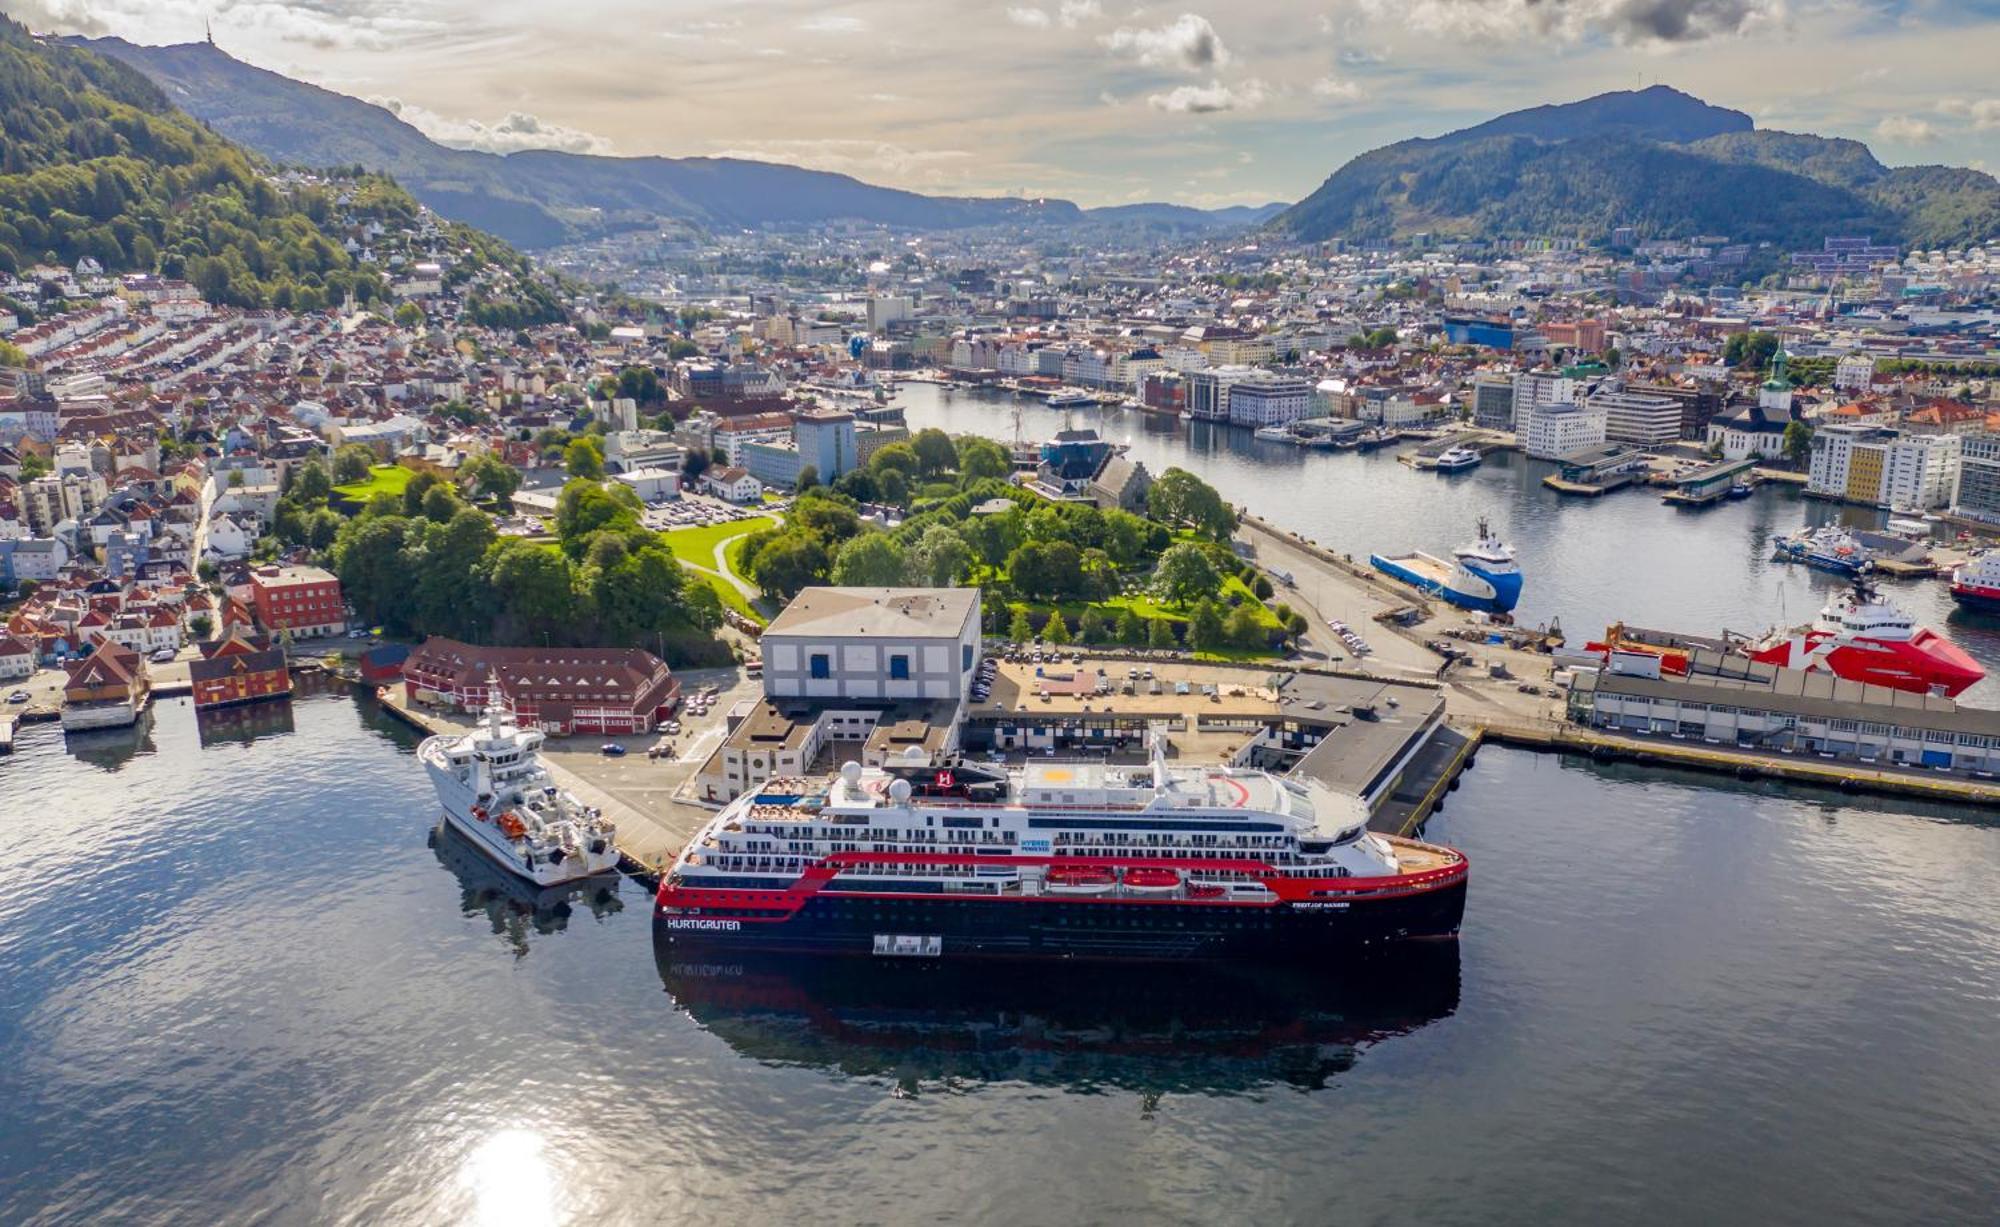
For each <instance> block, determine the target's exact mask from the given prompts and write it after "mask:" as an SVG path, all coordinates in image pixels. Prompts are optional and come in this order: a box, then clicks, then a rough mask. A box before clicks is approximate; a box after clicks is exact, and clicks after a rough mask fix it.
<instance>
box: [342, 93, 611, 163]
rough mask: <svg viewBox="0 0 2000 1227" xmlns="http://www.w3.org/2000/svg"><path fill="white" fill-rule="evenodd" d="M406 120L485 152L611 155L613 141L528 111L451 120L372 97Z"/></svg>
mask: <svg viewBox="0 0 2000 1227" xmlns="http://www.w3.org/2000/svg"><path fill="white" fill-rule="evenodd" d="M369 101H370V102H373V103H375V104H377V105H378V106H382V107H385V108H387V109H388V111H389V112H390V113H391V114H393V115H395V116H396V117H397V118H398V119H401V120H402V121H403V122H404V123H407V124H409V125H410V126H412V127H414V128H416V129H417V130H418V131H419V132H422V133H423V134H424V135H425V136H428V137H430V138H431V139H432V140H434V141H436V142H437V143H438V144H440V145H449V146H450V147H452V148H453V149H477V150H480V151H481V152H484V153H518V152H520V151H521V150H523V149H558V150H561V151H562V152H564V153H595V154H609V153H612V152H614V151H613V150H612V148H611V142H610V141H609V140H606V139H605V138H604V137H601V136H597V135H595V134H594V133H590V132H584V131H582V130H580V129H577V128H570V127H565V126H564V125H562V124H558V123H551V122H549V121H548V120H546V119H543V118H541V117H540V116H538V115H530V114H529V113H527V112H526V111H511V112H509V113H508V114H507V117H506V118H505V119H502V120H501V121H500V122H498V123H493V124H488V123H482V122H481V121H479V120H477V119H452V118H450V117H448V116H444V115H440V114H438V113H437V112H436V111H432V110H429V109H427V108H424V107H420V106H418V105H416V104H415V103H411V102H404V101H403V100H402V99H400V98H371V99H369Z"/></svg>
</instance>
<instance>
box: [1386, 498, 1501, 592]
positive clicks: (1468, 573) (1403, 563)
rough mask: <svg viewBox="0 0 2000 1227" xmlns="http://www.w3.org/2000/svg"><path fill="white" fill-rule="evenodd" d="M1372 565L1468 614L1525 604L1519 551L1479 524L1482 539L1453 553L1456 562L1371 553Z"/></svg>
mask: <svg viewBox="0 0 2000 1227" xmlns="http://www.w3.org/2000/svg"><path fill="white" fill-rule="evenodd" d="M1368 562H1369V565H1371V566H1373V567H1374V568H1375V569H1376V570H1378V571H1381V572H1382V573H1384V574H1385V575H1390V576H1393V577H1394V578H1396V579H1399V580H1402V581H1403V582H1404V583H1406V584H1408V585H1410V586H1411V587H1412V588H1415V589H1417V590H1418V591H1419V592H1423V593H1426V594H1428V595H1431V596H1436V597H1442V598H1443V599H1445V600H1447V601H1450V602H1451V603H1452V604H1454V605H1458V606H1461V607H1463V608H1465V609H1479V610H1484V611H1486V612H1488V613H1508V612H1511V611H1512V610H1513V608H1514V606H1515V605H1517V604H1519V603H1520V600H1521V567H1520V564H1519V563H1517V562H1515V561H1514V547H1512V546H1510V545H1508V544H1507V543H1506V542H1504V541H1502V540H1500V539H1499V538H1498V537H1496V536H1494V535H1493V533H1492V530H1491V529H1490V528H1489V527H1488V525H1487V523H1486V518H1485V517H1484V516H1481V517H1480V519H1479V539H1478V540H1476V541H1474V542H1473V543H1472V544H1470V545H1461V546H1459V547H1458V548H1457V549H1456V550H1453V551H1452V561H1450V562H1446V561H1445V560H1444V559H1442V558H1437V557H1434V556H1432V555H1430V554H1425V553H1422V552H1416V553H1410V554H1390V555H1383V554H1370V555H1369V556H1368Z"/></svg>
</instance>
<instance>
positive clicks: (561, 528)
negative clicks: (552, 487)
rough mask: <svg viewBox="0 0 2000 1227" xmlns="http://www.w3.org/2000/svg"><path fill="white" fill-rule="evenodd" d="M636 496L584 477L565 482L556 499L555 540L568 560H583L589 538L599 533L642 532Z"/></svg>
mask: <svg viewBox="0 0 2000 1227" xmlns="http://www.w3.org/2000/svg"><path fill="white" fill-rule="evenodd" d="M639 510H640V503H639V496H638V495H637V494H634V493H633V491H632V488H631V487H630V486H623V485H614V486H611V487H609V488H607V487H604V486H600V485H598V484H597V483H596V482H594V481H589V480H586V479H584V478H580V477H578V478H572V479H571V480H569V481H568V482H566V483H564V485H563V488H562V493H561V494H558V495H557V496H556V523H555V528H556V539H557V540H558V541H560V542H562V547H563V552H565V553H567V554H568V555H569V556H570V557H571V558H581V557H583V553H584V550H585V549H587V548H588V547H589V544H590V537H591V536H592V535H593V534H595V533H598V532H602V531H606V530H609V531H612V532H639V531H644V530H643V528H642V527H641V525H640V523H639Z"/></svg>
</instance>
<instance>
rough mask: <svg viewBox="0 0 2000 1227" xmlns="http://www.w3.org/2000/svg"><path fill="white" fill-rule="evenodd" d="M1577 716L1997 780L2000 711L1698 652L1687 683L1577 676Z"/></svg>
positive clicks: (1573, 689) (1628, 728)
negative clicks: (1972, 773)
mask: <svg viewBox="0 0 2000 1227" xmlns="http://www.w3.org/2000/svg"><path fill="white" fill-rule="evenodd" d="M1569 714H1570V718H1571V719H1573V720H1575V721H1577V722H1578V723H1579V724H1586V725H1589V726H1591V727H1593V728H1600V729H1610V730H1617V731H1621V732H1631V733H1652V734H1659V735H1664V736H1679V737H1683V738H1700V739H1702V740H1705V741H1713V742H1722V743H1725V744H1728V745H1735V746H1742V747H1745V748H1751V749H1759V750H1778V751H1781V752H1784V751H1789V752H1792V753H1809V754H1821V755H1829V756H1831V757H1834V758H1839V759H1847V760H1851V761H1855V762H1863V763H1900V764H1906V765H1910V766H1922V767H1932V768H1950V769H1952V770H1955V771H1970V772H1982V773H1988V774H1991V773H1995V772H2000V712H1991V711H1984V710H1981V709H1979V708H1972V707H1961V706H1959V705H1958V704H1957V703H1955V702H1953V701H1952V700H1950V699H1948V698H1944V697H1943V696H1941V695H1919V694H1909V693H1906V692H1904V691H1900V690H1890V689H1888V688H1887V687H1883V686H1869V685H1865V684H1863V683H1860V682H1850V681H1847V680H1845V679H1843V678H1837V677H1834V676H1833V675H1832V674H1828V673H1816V672H1807V671H1804V670H1800V669H1780V668H1778V667H1777V666H1775V665H1768V664H1761V663H1759V662H1757V661H1753V660H1749V659H1747V658H1745V657H1741V656H1736V655H1734V654H1731V653H1722V652H1715V651H1712V650H1709V649H1707V648H1697V649H1696V650H1695V651H1694V653H1693V655H1692V656H1691V657H1690V660H1689V672H1688V675H1687V676H1686V677H1671V676H1668V677H1647V676H1643V675H1639V674H1632V673H1614V672H1608V671H1598V672H1592V671H1589V670H1578V671H1577V673H1576V675H1575V677H1574V679H1573V680H1572V681H1571V683H1570V692H1569Z"/></svg>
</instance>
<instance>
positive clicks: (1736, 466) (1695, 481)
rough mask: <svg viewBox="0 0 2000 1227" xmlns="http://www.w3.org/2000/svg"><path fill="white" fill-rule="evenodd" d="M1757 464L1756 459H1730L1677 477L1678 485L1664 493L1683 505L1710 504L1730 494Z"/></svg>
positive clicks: (1668, 500)
mask: <svg viewBox="0 0 2000 1227" xmlns="http://www.w3.org/2000/svg"><path fill="white" fill-rule="evenodd" d="M1756 467H1757V462H1756V461H1755V460H1748V459H1745V460H1729V461H1724V462H1723V463H1721V464H1714V465H1710V466H1709V467H1707V468H1705V469H1700V470H1697V471H1695V472H1693V473H1690V474H1688V475H1687V476H1686V477H1679V478H1675V479H1674V488H1673V489H1672V490H1669V491H1667V493H1666V494H1664V495H1662V496H1661V497H1660V501H1661V502H1663V503H1673V504H1676V505H1678V506H1681V507H1708V506H1712V505H1714V504H1716V503H1719V502H1721V501H1723V500H1724V499H1726V498H1728V497H1729V492H1730V490H1731V489H1732V488H1733V487H1735V486H1736V485H1737V484H1738V483H1739V482H1740V481H1742V480H1743V479H1745V478H1746V477H1748V476H1749V474H1750V471H1751V470H1752V469H1754V468H1756Z"/></svg>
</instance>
